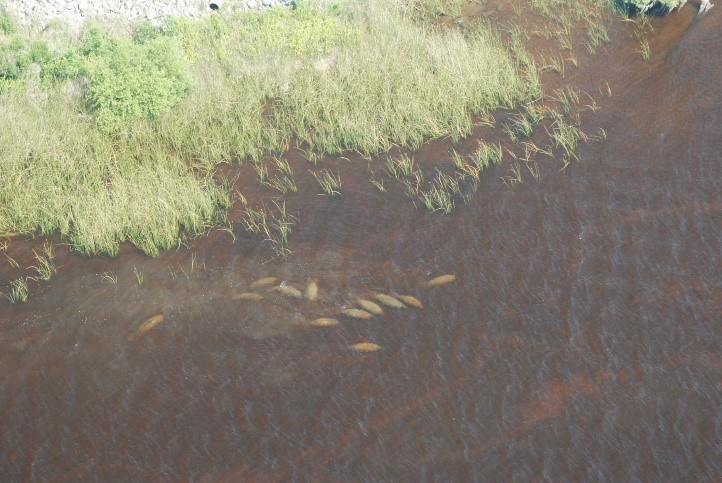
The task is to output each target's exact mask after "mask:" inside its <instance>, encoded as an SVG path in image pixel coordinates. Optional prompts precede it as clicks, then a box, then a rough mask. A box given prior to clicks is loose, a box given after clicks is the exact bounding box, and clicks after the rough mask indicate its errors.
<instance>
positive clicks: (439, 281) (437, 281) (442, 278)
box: [424, 275, 456, 287]
mask: <svg viewBox="0 0 722 483" xmlns="http://www.w3.org/2000/svg"><path fill="white" fill-rule="evenodd" d="M454 280H456V275H439V276H438V277H436V278H432V279H431V280H429V281H428V282H426V283H425V284H424V286H425V287H435V286H437V285H446V284H447V283H451V282H453V281H454Z"/></svg>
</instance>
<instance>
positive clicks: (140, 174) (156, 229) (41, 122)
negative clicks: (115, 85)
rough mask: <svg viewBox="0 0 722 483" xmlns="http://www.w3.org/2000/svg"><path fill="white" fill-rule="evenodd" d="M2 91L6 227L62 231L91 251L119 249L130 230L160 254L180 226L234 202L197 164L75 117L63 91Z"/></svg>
mask: <svg viewBox="0 0 722 483" xmlns="http://www.w3.org/2000/svg"><path fill="white" fill-rule="evenodd" d="M1 100H2V102H1V103H0V117H2V118H3V119H4V120H6V122H7V123H6V127H5V129H2V130H0V160H2V162H1V163H0V231H5V230H8V231H18V232H26V233H36V234H40V235H50V234H52V233H53V232H55V231H60V232H61V233H62V234H63V235H64V236H65V237H66V238H67V239H68V240H69V242H70V243H71V244H72V246H73V247H74V248H75V249H77V250H78V251H80V252H81V253H83V254H87V255H96V254H101V253H102V254H108V255H115V254H116V253H117V249H118V244H119V243H120V242H123V241H125V240H128V241H131V242H132V243H134V244H135V245H136V246H138V247H139V248H140V249H142V250H143V251H145V252H146V253H148V254H150V255H157V254H158V251H159V249H167V248H171V247H173V246H177V244H178V242H179V239H180V235H181V233H182V232H183V231H186V232H189V233H200V232H202V231H203V230H204V229H206V227H208V226H209V225H210V224H211V223H212V222H213V221H214V220H215V219H216V217H217V216H218V215H217V214H218V210H219V209H222V208H223V207H227V206H229V204H230V199H229V197H228V194H227V192H226V190H224V189H223V188H222V187H221V186H219V185H218V184H216V183H214V182H213V181H212V180H211V178H210V173H207V174H205V175H203V174H200V173H199V174H191V173H190V172H189V171H188V168H187V166H186V165H185V164H184V163H182V162H180V161H179V160H178V159H177V158H174V157H172V156H170V155H167V154H163V153H160V152H155V151H153V150H152V149H149V150H148V152H146V153H145V156H144V157H142V158H141V157H137V156H135V154H134V153H132V152H128V151H127V150H124V149H122V148H121V147H119V146H118V145H114V144H113V142H112V139H110V138H108V137H105V136H103V135H102V134H101V133H100V132H99V131H97V130H96V129H94V123H93V122H92V120H90V119H85V120H82V118H78V115H77V113H76V111H74V110H72V109H68V107H67V105H66V104H65V103H66V98H62V99H57V98H55V97H49V98H45V99H37V98H32V97H28V96H27V95H23V94H20V93H13V94H5V95H4V96H3V97H2V98H1ZM38 110H39V111H40V112H44V113H45V116H44V117H39V116H38V115H37V111H38ZM11 229H12V230H11Z"/></svg>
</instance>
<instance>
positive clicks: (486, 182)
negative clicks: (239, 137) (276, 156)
mask: <svg viewBox="0 0 722 483" xmlns="http://www.w3.org/2000/svg"><path fill="white" fill-rule="evenodd" d="M692 18H693V13H692V10H691V9H685V10H683V11H682V12H681V13H680V14H678V15H675V16H671V17H668V18H665V19H660V20H657V21H655V22H656V23H655V28H656V32H655V34H654V35H653V41H652V49H653V52H654V53H655V57H654V58H653V60H652V62H650V63H643V62H641V60H640V59H639V54H635V53H634V50H635V48H636V47H637V46H636V45H635V44H634V43H632V42H630V41H628V40H627V37H626V35H625V34H624V28H623V27H619V28H618V31H617V35H616V37H615V38H614V39H613V42H612V46H613V48H612V51H611V52H609V53H608V54H605V55H599V56H595V57H592V58H591V59H590V60H589V61H588V62H589V63H588V64H587V65H584V64H583V65H581V69H580V71H579V72H578V73H577V74H576V75H577V76H578V82H579V83H580V84H581V85H582V87H583V88H584V89H585V90H586V91H588V92H592V91H594V90H595V89H597V91H599V89H603V90H604V91H606V82H608V83H609V85H610V87H611V89H612V91H613V96H612V97H611V98H609V97H605V96H597V97H596V99H597V102H598V104H599V107H600V110H599V111H597V112H596V113H587V114H585V115H584V116H583V117H582V119H583V128H584V129H585V130H586V131H587V132H590V133H593V132H595V130H596V129H597V128H598V127H602V128H603V129H604V130H605V131H606V134H607V139H606V140H599V141H594V142H590V143H589V144H586V145H583V146H582V147H581V150H580V154H581V161H579V162H574V163H572V164H571V165H570V166H569V167H568V168H567V169H566V170H565V171H564V172H560V171H559V170H558V168H559V167H560V164H559V162H558V161H555V162H553V163H552V162H551V161H549V162H548V163H549V164H548V166H542V175H541V177H540V179H539V181H535V180H534V179H533V178H532V176H531V175H526V174H525V182H524V183H522V184H519V185H517V186H515V187H513V188H509V187H507V186H505V185H504V183H503V182H502V181H501V180H500V177H501V176H504V175H506V171H505V168H503V167H502V168H498V169H496V170H492V171H489V172H487V173H486V174H485V178H483V182H482V184H481V187H480V191H479V193H478V195H477V196H476V197H475V198H474V200H473V202H472V203H471V204H470V205H465V206H461V207H460V208H459V209H458V210H456V211H454V212H453V213H452V214H451V215H448V216H441V215H429V214H426V213H424V212H423V211H421V210H416V209H415V208H414V207H413V205H412V204H411V203H410V202H409V201H408V200H407V199H406V198H405V197H404V196H403V195H402V193H401V191H402V190H401V189H388V191H389V192H388V193H386V194H384V195H381V194H379V193H377V192H376V191H375V190H374V188H373V186H372V185H371V184H370V183H367V182H366V180H368V178H369V173H368V168H367V165H366V163H365V162H362V161H361V162H351V163H350V162H346V161H344V160H340V161H338V163H339V164H340V166H339V168H340V169H342V170H343V171H342V173H343V175H344V186H343V187H344V190H343V198H334V199H331V198H327V197H322V196H319V197H316V196H308V195H306V196H303V195H291V196H289V197H287V203H288V207H289V209H290V211H292V212H294V213H296V214H298V215H299V223H298V224H297V226H295V227H294V231H293V235H292V237H293V238H292V240H293V244H292V248H293V249H294V253H293V256H292V257H291V258H290V259H289V260H288V261H286V262H268V261H267V260H268V258H269V256H270V252H269V250H268V246H267V245H265V244H260V243H259V240H258V239H254V238H250V237H249V236H247V235H243V230H242V229H241V227H240V224H239V223H237V224H236V226H235V232H236V234H237V235H238V239H237V240H236V241H235V243H234V242H233V240H232V239H231V236H230V235H229V234H228V233H226V232H222V231H216V232H213V233H212V234H211V235H210V236H209V237H207V238H203V239H199V240H195V241H193V242H191V246H190V248H188V249H182V250H179V251H177V252H172V253H168V254H165V255H164V256H162V257H161V258H160V259H158V260H148V259H146V258H144V257H142V256H140V255H138V254H137V253H135V252H134V251H133V250H132V249H130V248H126V249H124V250H123V253H122V254H121V256H120V257H119V258H118V259H117V260H103V259H95V260H91V261H87V260H86V261H81V260H79V259H78V257H76V256H74V255H68V254H67V253H65V254H64V255H63V256H60V257H59V258H58V259H59V263H61V264H63V265H64V266H63V267H61V269H60V272H59V274H58V275H57V276H56V278H54V279H53V280H52V281H51V282H50V283H49V284H45V285H41V286H38V287H34V289H33V292H31V300H30V303H28V304H26V305H19V306H10V305H8V304H3V305H1V306H0V322H1V324H2V330H0V408H1V409H2V410H1V411H0V479H2V480H3V481H15V480H24V479H59V480H79V479H82V480H89V479H103V480H131V479H133V480H138V479H143V480H145V479H161V480H166V479H169V480H177V479H194V480H206V481H215V480H218V479H224V478H225V479H234V480H238V479H242V480H254V479H255V480H268V479H275V480H278V479H283V480H288V479H296V478H297V479H324V480H332V479H354V480H379V479H407V478H409V477H411V478H413V479H422V480H449V479H476V480H498V479H503V480H514V481H529V480H542V479H543V480H550V481H566V480H607V481H610V480H611V481H620V480H645V481H662V480H664V481H700V480H702V481H704V480H718V479H720V478H722V472H721V468H720V461H722V454H720V453H721V452H722V450H721V449H720V448H721V444H722V412H721V411H720V408H721V407H722V352H721V351H720V347H722V333H721V330H720V321H721V320H722V269H721V268H720V267H722V263H721V261H722V194H721V193H722V186H720V185H721V184H722V164H721V163H720V154H719V153H720V152H721V150H722V88H721V87H720V86H722V56H720V55H719V52H718V51H719V46H720V45H722V9H719V10H718V9H713V10H712V11H711V12H710V13H709V14H708V15H707V16H706V17H704V18H703V19H702V20H701V21H698V22H697V23H694V24H692V22H693V20H692ZM690 25H691V26H690ZM595 63H598V66H597V68H596V69H595V68H592V65H593V64H595ZM600 72H603V73H604V75H601V76H600ZM570 75H574V74H570ZM449 147H450V146H449V145H448V143H444V142H438V143H432V144H431V145H429V146H426V147H425V148H424V150H423V152H422V154H421V155H420V156H419V158H420V160H421V162H422V163H423V162H427V163H433V162H434V160H436V159H438V158H439V157H442V156H446V157H448V149H449ZM354 161H358V160H354ZM329 167H332V168H334V169H335V165H331V164H330V165H329ZM379 168H380V167H379ZM372 169H376V168H373V167H372ZM302 171H305V170H297V172H298V173H299V174H298V176H297V180H298V183H299V189H300V191H301V192H302V193H303V192H306V193H312V192H314V190H316V188H315V187H314V186H313V183H315V181H314V180H313V179H312V178H311V177H310V175H308V176H305V177H304V176H303V175H302V174H301V172H302ZM379 171H380V169H379ZM351 179H356V180H362V181H360V182H356V183H352V182H351ZM347 180H348V181H347ZM387 188H392V186H391V185H387ZM253 195H254V194H253V193H247V196H248V197H249V198H251V197H252V196H253ZM236 214H237V213H236ZM15 246H16V245H11V246H10V247H9V248H8V250H9V253H10V255H11V256H14V257H16V258H18V259H20V261H21V262H22V254H21V253H20V252H19V251H17V252H13V250H15V248H13V247H15ZM18 246H22V244H20V245H18ZM16 250H19V248H18V249H16ZM28 262H29V260H28ZM26 265H27V264H26ZM134 269H135V270H134ZM136 271H137V272H138V273H142V274H143V282H142V284H139V283H138V279H137V278H136V275H135V272H136ZM103 273H106V274H112V275H113V276H114V277H115V279H116V280H117V282H116V283H113V282H112V280H111V279H109V277H103V276H102V274H103ZM447 273H449V274H454V275H456V277H457V278H456V280H455V281H454V282H452V283H449V284H446V285H439V286H434V287H426V286H425V285H424V284H425V282H427V281H428V280H429V279H431V278H432V277H435V276H437V275H442V274H447ZM7 276H8V277H10V276H11V275H7ZM264 276H276V277H279V281H281V280H283V281H286V282H287V283H288V284H290V285H293V286H295V287H297V288H299V289H303V288H304V287H305V286H306V283H307V282H308V280H310V279H314V280H317V281H318V285H319V299H318V300H317V301H314V302H312V301H308V300H303V299H302V300H298V299H295V298H293V297H288V296H284V295H283V294H281V293H277V292H271V291H268V290H267V289H251V288H250V284H251V283H252V282H253V281H254V280H257V279H259V278H262V277H264ZM248 291H252V292H257V293H259V294H261V295H262V296H263V299H262V300H260V301H248V300H234V298H233V297H234V295H237V294H240V293H243V292H248ZM375 292H382V293H387V294H408V295H414V296H416V297H417V298H419V300H420V301H421V302H422V303H423V305H424V309H414V308H406V309H393V308H389V307H384V314H383V315H381V316H377V317H374V318H372V319H369V320H355V319H350V318H348V317H342V316H339V312H340V310H341V308H342V307H346V306H353V305H354V304H355V303H356V301H357V299H358V298H370V297H372V296H373V294H374V293H375ZM157 314H163V315H164V319H163V321H162V322H160V323H159V324H158V325H157V326H156V327H154V328H152V329H151V330H148V331H147V332H146V333H144V334H142V335H141V336H139V337H137V339H136V340H129V336H130V335H131V334H133V333H134V332H135V331H136V330H137V329H138V328H139V326H140V325H141V324H142V323H143V322H144V321H146V320H147V319H148V318H150V317H152V316H154V315H157ZM316 317H336V318H338V320H339V321H340V323H339V325H338V326H335V327H325V328H321V327H312V326H311V325H310V321H311V320H312V319H314V318H316ZM359 342H373V343H376V344H378V345H379V346H381V348H380V349H379V350H377V351H375V352H369V353H361V352H357V351H353V350H350V349H349V346H350V345H352V344H356V343H359Z"/></svg>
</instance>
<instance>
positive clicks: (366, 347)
mask: <svg viewBox="0 0 722 483" xmlns="http://www.w3.org/2000/svg"><path fill="white" fill-rule="evenodd" d="M348 348H349V349H353V350H355V351H358V352H374V351H377V350H379V349H381V346H380V345H378V344H374V343H373V342H359V343H358V344H353V345H350V346H348Z"/></svg>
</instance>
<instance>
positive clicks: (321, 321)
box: [311, 317, 338, 327]
mask: <svg viewBox="0 0 722 483" xmlns="http://www.w3.org/2000/svg"><path fill="white" fill-rule="evenodd" d="M311 325H314V326H316V327H333V326H335V325H338V320H337V319H331V318H328V317H319V318H318V319H314V320H312V321H311Z"/></svg>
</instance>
